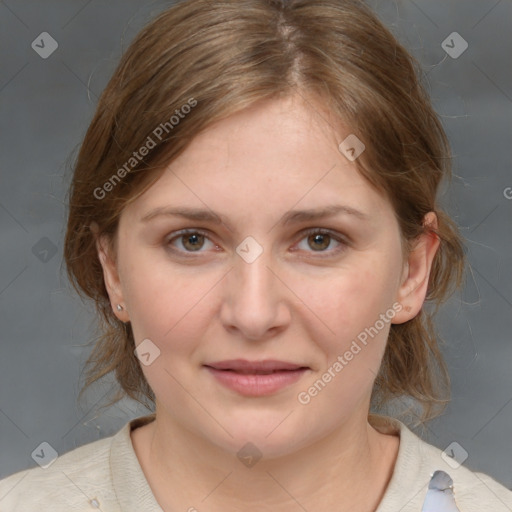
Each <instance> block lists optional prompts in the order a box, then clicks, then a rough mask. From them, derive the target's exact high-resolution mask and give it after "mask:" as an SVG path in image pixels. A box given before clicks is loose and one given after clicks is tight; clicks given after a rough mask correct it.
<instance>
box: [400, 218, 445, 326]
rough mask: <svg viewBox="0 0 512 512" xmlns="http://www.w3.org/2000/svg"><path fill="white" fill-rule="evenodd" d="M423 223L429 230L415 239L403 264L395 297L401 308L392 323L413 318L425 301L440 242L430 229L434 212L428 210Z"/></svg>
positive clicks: (434, 226) (433, 219)
mask: <svg viewBox="0 0 512 512" xmlns="http://www.w3.org/2000/svg"><path fill="white" fill-rule="evenodd" d="M423 225H424V226H428V227H429V228H430V230H429V231H427V232H426V233H423V234H422V235H420V236H419V237H418V238H417V239H416V241H415V243H414V246H413V248H412V250H411V252H410V254H409V256H408V258H407V261H406V262H405V264H404V271H403V273H402V277H401V284H400V288H399V289H398V292H397V298H396V300H397V302H399V303H400V304H401V305H402V309H401V310H400V311H399V312H397V314H396V315H395V316H394V318H393V321H392V323H394V324H403V323H404V322H407V321H408V320H411V319H412V318H414V317H415V316H416V315H417V314H418V313H419V312H420V310H421V308H422V306H423V303H424V302H425V296H426V294H427V289H428V281H429V276H430V270H431V268H432V262H433V260H434V256H435V254H436V252H437V249H438V248H439V244H440V240H439V237H438V236H437V235H436V234H435V233H434V232H433V231H431V230H432V229H437V216H436V214H435V213H434V212H428V213H427V214H426V215H425V217H424V219H423Z"/></svg>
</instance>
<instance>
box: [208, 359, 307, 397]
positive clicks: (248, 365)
mask: <svg viewBox="0 0 512 512" xmlns="http://www.w3.org/2000/svg"><path fill="white" fill-rule="evenodd" d="M204 367H205V368H206V369H207V370H208V371H209V373H210V374H211V375H213V377H214V378H215V379H216V381H218V382H219V383H221V384H223V385H224V386H225V387H228V388H229V389H231V390H233V391H235V392H237V393H239V394H242V395H245V396H264V395H271V394H274V393H276V392H277V391H279V390H281V389H283V388H285V387H287V386H290V385H291V384H294V383H295V382H297V381H298V380H299V379H300V378H301V377H302V376H303V375H304V373H306V371H308V370H310V368H309V367H308V366H302V365H300V364H296V363H290V362H287V361H278V360H265V361H247V360H245V359H232V360H227V361H217V362H214V363H209V364H205V365H204Z"/></svg>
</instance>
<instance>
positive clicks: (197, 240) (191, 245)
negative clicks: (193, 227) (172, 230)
mask: <svg viewBox="0 0 512 512" xmlns="http://www.w3.org/2000/svg"><path fill="white" fill-rule="evenodd" d="M180 238H181V239H182V240H183V242H182V243H183V247H185V249H187V251H198V250H199V249H201V248H202V247H203V245H204V235H202V234H201V233H187V234H186V235H181V237H180Z"/></svg>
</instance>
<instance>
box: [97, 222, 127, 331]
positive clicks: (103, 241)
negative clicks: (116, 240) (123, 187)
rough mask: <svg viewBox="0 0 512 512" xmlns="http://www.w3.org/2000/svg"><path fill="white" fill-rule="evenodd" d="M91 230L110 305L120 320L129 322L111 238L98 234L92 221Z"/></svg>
mask: <svg viewBox="0 0 512 512" xmlns="http://www.w3.org/2000/svg"><path fill="white" fill-rule="evenodd" d="M91 231H92V232H93V233H94V236H95V238H96V250H97V253H98V259H99V260H100V263H101V266H102V269H103V279H104V281H105V288H106V289H107V292H108V296H109V298H110V305H111V306H112V310H113V311H114V314H115V315H116V316H117V318H119V320H121V322H129V321H130V317H129V316H128V312H127V310H126V305H125V301H124V297H123V292H122V287H121V281H120V279H119V273H118V269H117V263H116V257H115V254H114V249H113V247H112V240H111V238H110V237H109V236H108V235H105V234H103V235H99V234H98V233H99V230H98V225H97V224H96V223H95V222H94V223H92V224H91ZM118 304H120V305H121V306H122V308H123V309H122V310H121V311H119V310H118V309H117V305H118Z"/></svg>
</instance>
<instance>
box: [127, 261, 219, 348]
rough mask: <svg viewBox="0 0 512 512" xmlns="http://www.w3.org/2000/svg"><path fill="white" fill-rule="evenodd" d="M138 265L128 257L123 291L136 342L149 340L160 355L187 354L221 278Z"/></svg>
mask: <svg viewBox="0 0 512 512" xmlns="http://www.w3.org/2000/svg"><path fill="white" fill-rule="evenodd" d="M137 260H139V261H140V262H141V264H139V265H136V263H137ZM142 262H143V258H142V257H140V258H137V254H132V255H131V257H130V260H129V261H127V267H126V268H127V272H126V276H127V277H128V279H127V280H126V281H125V283H126V285H125V286H124V289H123V292H124V293H125V295H126V304H127V309H128V311H129V314H130V321H131V325H132V329H133V332H134V336H135V340H136V342H137V343H138V342H140V341H141V340H143V339H145V338H149V339H151V340H152V341H153V342H154V343H155V344H157V346H158V347H159V348H160V350H161V351H172V352H173V353H179V352H183V351H188V352H190V351H191V350H192V349H193V347H194V346H195V344H196V343H197V340H198V339H199V338H200V336H199V333H200V331H201V329H202V328H204V326H203V324H206V325H207V323H208V318H207V317H208V315H207V313H206V312H207V310H208V309H209V307H211V305H210V301H209V300H208V296H209V294H211V293H212V291H214V288H215V284H216V283H218V281H219V278H220V277H221V276H218V275H217V274H215V275H213V273H199V272H197V271H194V270H193V269H192V267H190V268H188V269H181V270H178V269H177V268H176V267H173V266H171V265H170V264H162V262H161V261H160V262H155V261H153V262H151V261H150V260H149V259H147V260H146V261H145V262H144V264H143V263H142ZM194 340H195V341H194Z"/></svg>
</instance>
